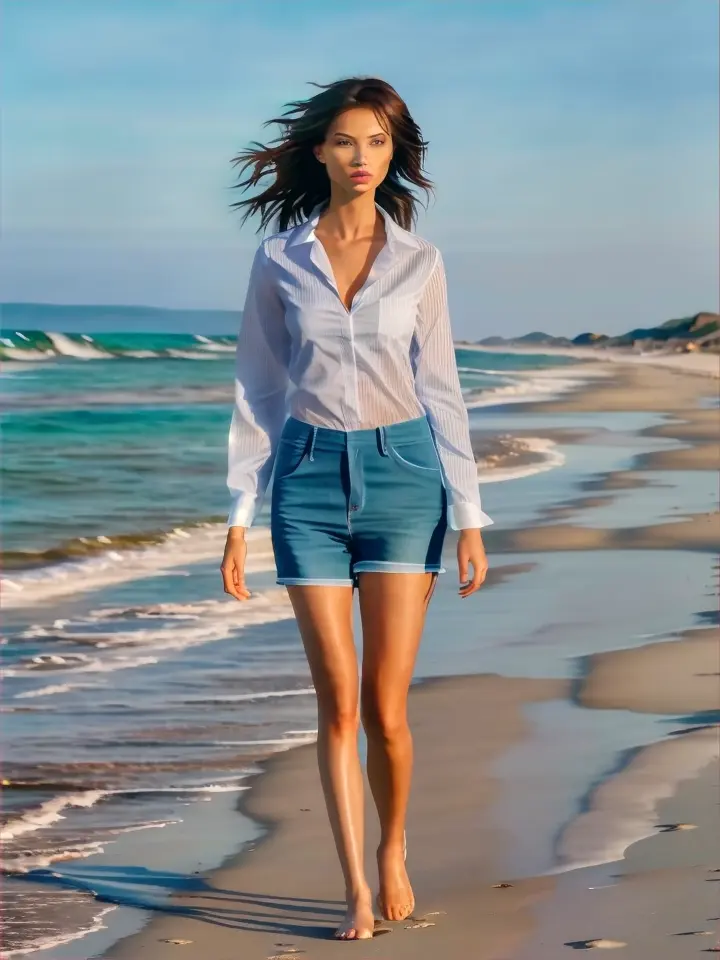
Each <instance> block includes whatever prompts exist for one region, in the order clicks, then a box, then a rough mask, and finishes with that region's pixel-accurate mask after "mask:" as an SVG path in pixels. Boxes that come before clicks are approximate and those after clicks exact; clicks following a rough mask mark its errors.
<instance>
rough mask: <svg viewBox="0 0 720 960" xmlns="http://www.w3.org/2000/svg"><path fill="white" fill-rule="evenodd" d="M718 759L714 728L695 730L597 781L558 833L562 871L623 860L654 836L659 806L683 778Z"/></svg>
mask: <svg viewBox="0 0 720 960" xmlns="http://www.w3.org/2000/svg"><path fill="white" fill-rule="evenodd" d="M717 762H718V734H717V730H714V729H711V730H698V731H696V732H695V733H687V734H685V735H684V736H682V737H677V738H675V739H672V740H661V741H658V742H656V743H652V744H650V745H649V746H647V747H644V748H643V749H642V750H640V751H639V753H637V754H636V755H635V756H634V757H633V759H632V760H631V761H630V763H629V764H628V765H627V766H626V767H624V768H623V769H622V770H620V771H619V772H618V773H616V774H615V775H614V776H611V777H610V778H609V779H608V780H606V781H604V782H603V783H601V784H600V785H599V786H598V787H597V788H596V789H595V790H594V791H593V793H592V795H591V797H590V809H588V810H587V811H586V812H584V813H581V814H580V815H579V816H577V817H575V819H574V820H572V821H571V822H570V823H569V824H568V825H567V826H566V827H565V829H564V830H563V831H562V833H561V835H560V838H559V840H558V843H557V847H556V854H557V859H558V861H559V864H558V866H557V867H556V868H555V870H554V871H553V872H555V873H561V872H566V871H569V870H576V869H579V868H580V867H587V866H600V865H601V864H605V863H614V862H616V861H618V860H622V859H623V857H624V855H625V851H626V850H627V849H628V847H630V846H632V844H634V843H637V842H638V841H639V840H643V839H645V838H646V837H651V836H654V835H655V834H656V833H657V832H658V830H657V807H658V804H659V803H660V801H661V800H665V799H667V798H668V797H672V796H673V795H674V794H675V792H676V791H677V788H678V785H679V784H680V783H681V782H682V781H684V780H691V779H693V778H694V777H696V776H697V775H698V774H699V773H700V772H701V771H702V770H703V769H704V768H705V767H706V766H707V765H708V764H710V763H715V764H717Z"/></svg>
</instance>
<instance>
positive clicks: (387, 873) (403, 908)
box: [377, 843, 415, 920]
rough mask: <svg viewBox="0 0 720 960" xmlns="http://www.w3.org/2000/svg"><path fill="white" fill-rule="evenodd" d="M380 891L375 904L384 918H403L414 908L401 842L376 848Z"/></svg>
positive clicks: (413, 898)
mask: <svg viewBox="0 0 720 960" xmlns="http://www.w3.org/2000/svg"><path fill="white" fill-rule="evenodd" d="M377 861H378V874H379V876H380V893H378V896H377V905H378V909H379V910H380V913H381V914H382V917H383V919H384V920H405V919H406V918H407V917H409V916H410V914H411V913H412V912H413V910H414V909H415V897H414V895H413V890H412V887H411V886H410V879H409V877H408V875H407V870H406V869H405V857H404V853H403V846H402V844H396V845H389V844H382V843H381V844H380V846H379V847H378V849H377Z"/></svg>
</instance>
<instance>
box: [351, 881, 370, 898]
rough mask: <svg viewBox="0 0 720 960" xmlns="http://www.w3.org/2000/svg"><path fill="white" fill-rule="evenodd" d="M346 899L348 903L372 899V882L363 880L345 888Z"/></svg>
mask: <svg viewBox="0 0 720 960" xmlns="http://www.w3.org/2000/svg"><path fill="white" fill-rule="evenodd" d="M345 899H346V900H347V902H348V903H358V902H362V901H364V900H371V899H372V890H371V889H370V884H369V883H367V881H365V880H363V881H361V882H360V883H359V884H354V885H353V886H351V887H346V888H345Z"/></svg>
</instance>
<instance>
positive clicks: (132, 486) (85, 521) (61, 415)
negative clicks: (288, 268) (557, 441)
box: [2, 331, 573, 571]
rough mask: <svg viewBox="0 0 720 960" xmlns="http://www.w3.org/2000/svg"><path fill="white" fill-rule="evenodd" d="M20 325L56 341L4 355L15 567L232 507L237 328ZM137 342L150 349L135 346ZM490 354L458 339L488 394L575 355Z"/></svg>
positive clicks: (8, 523) (9, 527) (6, 547)
mask: <svg viewBox="0 0 720 960" xmlns="http://www.w3.org/2000/svg"><path fill="white" fill-rule="evenodd" d="M48 336H50V337H52V338H53V339H52V340H49V339H48ZM86 336H88V337H89V335H86ZM23 337H26V338H27V340H23V339H22V337H20V336H19V335H18V334H17V333H14V334H13V335H12V336H10V335H8V334H7V333H5V335H4V338H5V340H9V339H12V341H13V343H14V344H15V345H16V347H18V349H26V348H25V347H22V346H20V345H22V344H27V350H28V351H30V352H31V353H36V352H37V349H38V347H39V346H45V347H48V349H49V350H52V352H49V353H48V354H46V355H44V359H36V360H34V361H20V360H16V361H6V362H5V363H4V364H3V373H4V385H3V394H2V403H3V411H4V412H3V484H4V487H3V492H4V517H3V540H4V543H3V555H2V559H3V564H4V569H5V570H6V571H11V570H14V569H22V568H27V567H36V566H38V565H43V564H45V563H48V562H51V561H58V560H62V559H67V558H70V557H78V556H82V555H84V554H87V553H88V552H93V551H94V550H97V548H98V544H97V542H95V543H87V542H84V541H82V540H81V539H80V538H86V540H87V539H88V538H89V539H92V538H97V537H98V536H105V537H111V536H118V535H122V536H123V537H124V538H126V540H125V543H126V544H130V543H133V542H136V541H139V542H143V541H144V540H146V539H147V538H148V537H149V538H157V537H158V536H161V535H162V533H163V532H164V531H168V530H172V529H174V528H175V527H178V526H183V525H186V524H192V523H199V522H219V521H222V520H223V519H224V518H225V517H226V516H227V511H228V508H229V499H228V493H227V489H226V487H225V473H226V463H227V460H226V458H227V445H226V440H227V430H228V426H229V420H230V415H231V409H232V403H233V350H234V346H233V344H232V342H231V341H230V340H229V338H227V337H225V338H219V337H216V338H208V337H202V338H198V337H192V336H190V335H176V336H173V335H171V334H102V335H94V336H93V337H91V338H89V339H83V338H82V337H81V336H80V335H73V336H70V335H58V334H50V335H46V334H43V333H38V332H33V331H25V332H24V333H23ZM58 337H61V338H62V339H61V340H58ZM48 345H49V346H48ZM6 349H7V348H6ZM60 351H64V352H60ZM83 351H91V354H90V355H88V356H87V357H86V358H84V359H81V358H80V357H79V356H77V355H76V354H77V353H82V352H83ZM111 351H114V354H111ZM140 352H143V353H144V355H143V356H142V357H140V356H136V355H135V354H138V353H140ZM169 352H174V354H175V355H174V356H171V355H169ZM486 356H487V355H485V354H482V353H479V352H477V351H471V350H458V363H459V364H460V365H461V371H462V372H461V379H462V383H463V387H464V389H466V390H467V391H468V392H470V393H472V395H473V396H477V395H478V393H481V394H486V393H492V391H493V390H495V389H497V387H498V386H501V385H504V384H506V383H507V382H508V381H509V380H512V379H513V373H514V374H515V376H516V377H517V376H518V374H527V372H528V371H532V370H533V369H535V368H541V367H542V368H547V367H552V366H558V365H560V366H568V365H569V366H573V362H570V363H569V364H566V363H565V362H563V361H562V359H561V360H560V361H559V362H558V360H553V359H552V358H548V357H535V358H533V357H526V356H523V357H518V356H510V355H508V356H503V355H499V354H493V355H492V357H491V359H492V366H493V369H501V370H502V371H503V373H502V374H495V373H493V374H489V373H485V372H483V370H484V364H485V363H486ZM523 382H530V381H527V378H526V380H524V381H523ZM100 546H101V547H102V544H101V545H100Z"/></svg>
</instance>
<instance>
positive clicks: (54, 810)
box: [0, 790, 110, 840]
mask: <svg viewBox="0 0 720 960" xmlns="http://www.w3.org/2000/svg"><path fill="white" fill-rule="evenodd" d="M109 793H110V791H109V790H84V791H83V792H82V793H66V794H61V795H59V796H57V797H52V799H50V800H46V801H45V803H42V804H40V806H39V807H36V808H35V809H34V810H27V811H26V812H25V813H23V814H22V815H21V816H20V817H18V818H17V819H16V820H9V821H8V822H7V823H6V824H5V825H4V826H3V827H2V829H0V840H14V839H15V838H16V837H20V836H22V835H23V834H24V833H34V832H35V831H36V830H42V829H43V828H44V827H49V826H50V824H52V823H56V822H57V821H58V820H64V819H65V817H64V816H63V814H62V813H61V812H60V811H61V810H64V809H65V808H66V807H92V806H93V805H94V804H96V803H97V802H98V800H101V799H102V798H103V797H105V796H107V795H108V794H109Z"/></svg>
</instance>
